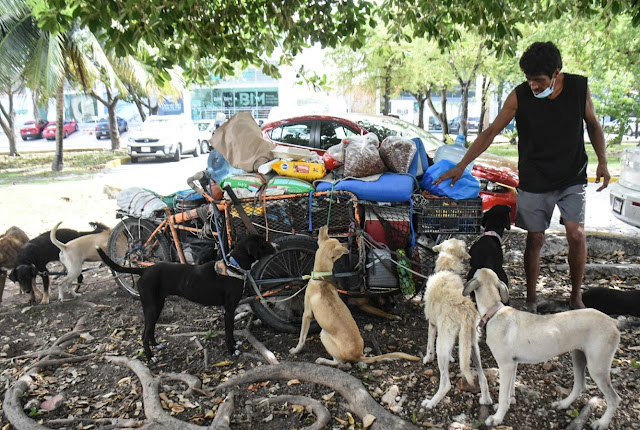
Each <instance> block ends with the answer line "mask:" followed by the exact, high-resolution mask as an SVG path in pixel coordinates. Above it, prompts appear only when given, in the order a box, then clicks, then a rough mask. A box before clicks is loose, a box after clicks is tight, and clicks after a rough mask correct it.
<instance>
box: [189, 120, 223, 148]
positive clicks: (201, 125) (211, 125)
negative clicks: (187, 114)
mask: <svg viewBox="0 0 640 430" xmlns="http://www.w3.org/2000/svg"><path fill="white" fill-rule="evenodd" d="M194 123H195V124H196V126H197V127H198V142H200V152H202V153H203V154H206V153H207V152H209V151H211V143H210V142H209V139H211V136H213V132H214V131H216V129H217V128H218V127H219V125H218V124H217V123H216V120H215V119H199V120H197V121H194Z"/></svg>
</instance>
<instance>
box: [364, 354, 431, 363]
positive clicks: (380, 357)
mask: <svg viewBox="0 0 640 430" xmlns="http://www.w3.org/2000/svg"><path fill="white" fill-rule="evenodd" d="M400 359H403V360H409V361H420V357H416V356H415V355H409V354H405V353H404V352H390V353H388V354H382V355H375V356H373V357H360V358H359V359H358V361H359V362H362V363H375V362H376V361H382V360H400Z"/></svg>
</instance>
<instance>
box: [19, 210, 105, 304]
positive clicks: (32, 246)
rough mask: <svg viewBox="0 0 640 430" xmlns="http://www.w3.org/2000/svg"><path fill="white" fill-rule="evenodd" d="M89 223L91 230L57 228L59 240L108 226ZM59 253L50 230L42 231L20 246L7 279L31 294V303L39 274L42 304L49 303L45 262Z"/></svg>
mask: <svg viewBox="0 0 640 430" xmlns="http://www.w3.org/2000/svg"><path fill="white" fill-rule="evenodd" d="M89 224H90V225H91V226H93V228H94V230H93V231H85V232H78V231H75V230H70V229H66V228H63V229H60V230H58V232H57V237H58V239H59V240H60V242H63V243H66V242H69V241H70V240H73V239H77V238H78V237H80V236H84V235H87V234H94V233H100V232H101V231H104V230H106V229H108V228H109V227H107V226H105V225H104V224H100V223H98V222H92V223H89ZM59 255H60V250H59V249H58V248H57V247H56V246H55V245H54V244H53V243H51V232H49V231H47V232H45V233H42V234H41V235H40V236H38V237H36V238H34V239H31V240H30V241H29V242H27V243H25V244H24V245H23V246H22V248H20V250H19V251H18V257H17V258H16V265H15V268H14V269H13V270H12V271H11V273H10V274H9V279H11V280H12V281H13V282H18V283H19V284H20V288H21V289H22V291H23V292H24V293H26V294H31V299H30V302H32V303H33V302H35V301H36V296H35V293H34V290H33V287H34V284H35V279H36V276H38V275H40V277H41V278H42V287H43V290H44V292H43V294H42V304H45V305H46V304H47V303H49V274H48V272H47V263H49V262H51V261H58V257H59ZM78 282H82V275H80V276H78Z"/></svg>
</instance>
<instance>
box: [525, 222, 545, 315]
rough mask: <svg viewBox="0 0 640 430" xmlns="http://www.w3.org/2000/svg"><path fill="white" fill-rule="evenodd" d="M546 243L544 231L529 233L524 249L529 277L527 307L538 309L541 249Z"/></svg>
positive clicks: (526, 272) (526, 271)
mask: <svg viewBox="0 0 640 430" xmlns="http://www.w3.org/2000/svg"><path fill="white" fill-rule="evenodd" d="M543 244H544V231H541V232H531V231H530V232H529V233H527V244H526V247H525V250H524V274H525V277H526V279H527V301H526V303H525V307H526V308H527V309H528V310H531V311H534V312H535V311H536V306H537V302H538V296H537V293H536V286H537V284H538V275H540V250H541V249H542V245H543Z"/></svg>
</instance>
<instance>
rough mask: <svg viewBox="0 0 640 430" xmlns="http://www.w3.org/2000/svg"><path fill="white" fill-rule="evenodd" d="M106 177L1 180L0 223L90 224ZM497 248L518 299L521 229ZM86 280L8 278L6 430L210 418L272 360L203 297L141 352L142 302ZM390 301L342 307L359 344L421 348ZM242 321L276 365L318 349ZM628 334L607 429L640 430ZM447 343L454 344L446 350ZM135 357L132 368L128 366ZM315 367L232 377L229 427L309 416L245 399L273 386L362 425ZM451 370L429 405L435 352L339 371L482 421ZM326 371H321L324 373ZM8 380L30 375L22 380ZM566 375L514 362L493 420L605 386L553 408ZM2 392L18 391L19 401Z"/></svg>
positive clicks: (167, 320)
mask: <svg viewBox="0 0 640 430" xmlns="http://www.w3.org/2000/svg"><path fill="white" fill-rule="evenodd" d="M103 187H104V184H102V183H100V181H99V180H98V181H95V180H94V181H77V182H64V183H60V184H57V185H56V186H54V185H51V184H33V185H32V186H27V187H25V186H20V195H18V196H16V195H13V194H11V195H10V194H9V191H10V190H8V189H7V188H4V187H3V190H2V193H3V199H2V202H0V205H2V214H3V218H4V219H3V223H6V224H7V226H6V227H5V229H6V228H7V227H8V226H9V225H19V226H21V227H23V229H24V230H25V231H26V232H27V233H28V234H29V235H30V236H35V235H37V234H39V233H41V232H43V231H46V230H48V229H50V228H51V227H52V226H53V225H54V224H55V223H56V222H57V221H59V220H61V219H63V218H64V220H65V224H64V225H63V226H67V223H68V224H69V226H75V227H76V228H78V226H80V227H81V226H84V225H86V226H88V224H87V223H88V222H89V221H101V222H104V223H105V224H107V225H110V226H113V225H115V223H116V220H115V218H114V217H113V214H114V212H115V201H114V200H112V199H109V198H108V197H107V196H106V195H105V194H104V193H103ZM12 193H13V192H12ZM20 199H28V200H29V201H37V202H38V205H37V206H38V208H37V210H29V211H22V212H21V213H18V211H16V210H15V209H13V208H15V207H17V206H16V205H15V204H13V203H11V202H16V201H20ZM10 203H11V205H10ZM96 208H99V210H100V212H99V213H104V217H103V218H101V219H95V214H96ZM7 209H10V210H7ZM5 214H8V215H7V216H5ZM63 214H64V216H63ZM505 249H506V250H507V261H508V263H507V264H506V270H507V273H508V275H509V277H510V280H511V285H510V287H511V288H510V289H511V297H512V302H511V303H512V305H513V306H514V307H516V308H518V307H521V306H522V304H523V300H524V299H523V298H524V281H523V271H522V252H521V250H522V236H520V235H516V234H512V235H511V236H510V237H509V239H508V240H507V241H506V242H505ZM590 262H596V263H605V264H609V263H611V264H613V263H616V264H627V263H640V259H639V258H638V256H637V255H627V254H625V253H624V251H615V252H611V253H606V254H599V255H591V256H590ZM564 263H566V255H565V254H563V253H559V254H557V255H552V256H547V257H545V258H544V260H543V267H542V274H541V277H540V285H541V292H540V294H541V297H540V299H555V300H561V299H565V300H566V298H567V297H568V279H567V274H566V273H564V272H563V271H559V270H557V266H558V265H559V264H564ZM87 266H91V265H90V264H87ZM92 266H96V264H93V265H92ZM53 269H54V270H55V267H54V268H53ZM85 283H86V284H87V285H86V286H85V287H83V288H82V289H81V293H82V296H81V297H80V298H78V299H73V300H69V301H65V302H64V303H59V302H58V301H56V299H57V282H56V281H54V283H53V288H52V294H51V297H52V303H51V304H49V305H40V304H37V305H29V304H27V297H26V296H24V295H19V294H18V290H17V288H16V285H14V284H13V283H12V282H10V281H7V285H6V289H5V292H4V298H3V302H2V303H1V304H0V401H1V402H2V403H1V407H2V409H3V414H2V416H1V417H0V422H1V425H0V428H2V429H3V430H4V429H7V430H8V429H11V428H17V429H21V428H33V427H31V425H33V424H36V423H38V424H40V425H41V426H44V428H68V429H88V428H130V427H142V426H144V427H145V428H187V427H186V426H187V424H186V423H189V424H191V425H194V426H195V425H198V426H211V423H212V422H213V420H214V419H215V418H214V417H215V416H216V415H217V414H219V415H220V416H222V415H223V410H224V409H225V406H223V405H227V404H228V403H224V400H225V398H226V397H227V395H228V394H229V393H231V392H232V390H230V389H223V390H218V391H215V392H213V390H214V389H215V387H216V386H217V385H218V384H220V383H222V382H224V381H227V380H229V379H230V378H233V377H235V376H239V375H243V374H249V373H251V372H252V371H256V372H258V373H264V374H266V372H267V369H269V367H267V366H268V365H267V359H266V358H265V357H264V356H263V355H261V354H260V353H259V352H258V351H257V350H256V348H255V347H254V346H253V345H252V344H251V343H250V342H249V341H247V340H246V339H245V338H244V337H242V336H237V339H238V340H242V341H243V343H242V345H241V347H240V350H241V351H242V353H241V354H240V355H239V356H237V357H230V356H229V355H227V353H226V349H225V348H224V344H223V339H222V336H221V335H220V334H219V332H220V331H222V330H223V322H222V318H221V316H222V312H221V309H218V308H205V307H202V306H200V305H196V304H193V303H190V302H188V301H186V300H183V299H178V298H176V299H172V300H170V301H169V302H168V303H167V305H166V306H165V310H164V311H163V314H162V316H161V318H160V321H159V324H158V330H157V333H158V338H159V339H158V340H159V341H160V342H162V343H163V344H164V345H165V348H164V349H161V350H160V351H159V353H158V354H157V356H158V358H159V361H158V363H147V362H146V361H145V360H144V356H143V354H142V345H141V336H140V334H141V325H142V310H141V307H140V303H139V302H138V301H136V300H134V299H131V298H130V297H128V296H127V295H125V294H124V293H123V292H121V291H120V290H119V288H118V287H117V286H116V284H115V282H114V281H113V279H112V278H111V275H110V273H109V272H108V271H106V270H105V269H97V270H94V271H91V272H89V274H88V275H86V276H85ZM639 283H640V282H639V280H638V277H637V275H635V276H629V277H627V278H622V277H619V276H607V277H603V276H598V275H595V276H594V275H589V276H587V278H586V279H585V287H590V286H602V285H609V286H618V287H621V288H638V284H639ZM391 311H392V312H393V313H395V314H397V315H400V316H401V317H402V320H401V321H387V320H383V319H380V318H377V317H373V316H370V315H368V314H364V313H362V312H360V311H359V310H357V309H353V310H352V312H353V315H354V317H355V319H356V322H357V324H358V326H359V328H360V331H361V333H362V335H363V338H364V341H365V348H366V351H367V352H368V353H370V354H377V353H380V352H382V353H385V352H391V351H402V352H406V353H410V354H414V355H418V356H422V355H423V354H424V351H425V348H426V340H427V323H426V321H425V318H424V312H423V308H422V304H421V302H420V300H419V297H415V298H411V297H405V298H404V299H401V300H399V301H398V303H396V305H395V307H393V308H392V309H391ZM247 321H248V317H247V318H244V319H241V320H240V321H237V322H236V326H235V328H236V330H242V328H243V327H244V326H245V325H246V324H247ZM250 331H251V333H252V334H253V336H255V338H256V339H257V341H259V342H261V343H262V344H263V345H264V346H265V347H266V348H267V349H268V350H269V351H271V352H272V353H273V355H274V357H275V359H277V360H278V361H279V362H280V363H282V364H283V365H286V364H287V363H292V362H293V363H313V362H314V361H315V359H316V358H317V357H319V356H322V357H328V356H327V354H326V352H325V350H324V347H323V346H322V344H321V342H320V339H319V336H317V335H315V336H312V337H310V338H309V339H308V342H307V344H306V346H305V349H304V350H303V351H302V352H301V353H300V354H299V355H298V356H296V357H292V356H290V355H289V353H288V351H289V349H290V348H292V347H293V346H295V345H296V342H297V335H294V334H283V333H279V332H276V331H274V330H272V329H270V328H269V327H268V326H266V325H264V324H261V323H260V321H259V320H258V321H255V322H253V324H252V325H251V328H250ZM639 334H640V331H638V330H637V329H635V330H634V329H629V330H624V331H623V332H622V337H621V342H620V346H619V348H618V352H617V354H616V357H615V360H614V362H613V365H612V379H613V384H614V387H615V389H616V390H617V392H618V394H619V395H620V397H621V398H622V402H621V404H620V406H619V408H618V411H617V412H616V414H615V416H614V418H613V421H612V423H611V426H610V428H611V429H616V430H617V429H620V430H623V429H624V430H629V429H634V430H638V429H640V400H639V399H640V382H638V381H640V352H639V351H640V337H639V336H638V335H639ZM481 350H482V359H483V366H484V368H485V371H486V374H487V377H488V379H489V387H490V391H491V396H492V398H493V400H494V402H496V401H497V399H498V385H499V376H498V372H497V368H496V364H495V361H494V360H493V357H492V355H491V352H490V351H489V349H488V348H487V346H486V345H485V344H484V343H482V344H481ZM454 356H456V357H457V350H456V351H454ZM113 357H123V358H126V359H127V360H129V361H128V364H129V366H131V367H127V366H126V365H125V364H127V363H124V364H121V363H117V362H114V358H113ZM115 360H116V361H117V360H118V359H117V358H116V359H115ZM138 360H139V361H138ZM138 365H139V367H136V366H138ZM132 368H134V369H136V372H135V373H134V371H133V370H132ZM254 369H257V370H254ZM314 369H316V370H315V371H314V372H301V371H298V374H294V375H291V374H288V376H287V377H285V378H284V379H277V378H276V377H266V378H264V380H255V381H251V382H248V383H242V384H240V385H238V386H236V387H235V389H234V390H233V392H234V403H235V407H234V408H233V413H232V414H231V418H230V420H231V423H230V428H233V429H261V430H272V429H273V430H281V429H301V428H307V427H308V428H312V427H311V426H313V424H314V422H315V420H316V418H315V417H314V414H312V413H310V410H311V409H310V408H308V407H305V405H301V403H303V401H302V400H301V399H300V398H299V397H297V398H293V399H288V400H286V401H285V400H280V401H276V402H259V401H256V399H259V398H265V397H268V398H272V397H274V396H280V395H284V394H287V395H293V396H305V397H306V398H307V399H308V398H313V399H316V400H318V401H319V402H320V403H321V404H322V405H323V406H324V407H325V408H327V409H328V411H329V414H330V415H331V418H330V420H329V422H328V423H327V424H326V425H324V426H322V428H326V429H362V428H365V421H366V419H365V420H363V418H364V417H363V416H358V414H357V413H356V412H354V410H353V409H354V408H353V404H354V403H353V402H354V398H355V397H357V395H358V393H357V392H354V391H353V390H352V391H350V390H349V389H347V390H345V389H341V388H340V387H338V386H336V385H335V384H332V385H327V384H328V382H326V381H324V380H323V370H322V367H320V368H319V370H318V368H315V367H314ZM449 370H450V373H451V377H452V384H454V386H453V387H452V389H451V391H450V392H449V394H448V396H447V397H446V398H445V399H444V400H443V401H442V402H441V403H440V404H439V405H438V406H437V407H436V408H435V409H433V410H426V409H424V408H422V407H421V402H422V401H423V400H424V399H425V398H430V397H431V396H432V395H433V394H434V393H435V392H436V391H437V389H438V383H439V372H438V369H437V365H436V364H435V363H429V364H427V365H423V364H422V362H407V361H396V362H382V363H376V364H372V365H356V366H354V367H352V368H351V369H350V370H346V371H345V373H344V381H345V383H346V381H347V379H348V376H347V375H350V376H352V377H354V378H356V379H357V380H358V381H360V382H359V383H361V384H362V387H363V388H364V390H366V392H367V393H368V394H367V397H369V396H370V397H371V398H372V399H374V401H375V402H376V403H377V404H379V405H382V406H383V407H384V408H385V409H386V410H387V411H388V412H389V413H390V414H391V415H392V416H394V417H397V418H399V419H401V420H403V421H404V422H405V423H406V424H407V426H410V425H415V426H416V427H419V428H432V429H473V428H483V424H482V421H483V420H484V419H485V418H486V417H487V416H488V415H490V414H491V413H492V408H491V407H486V406H481V405H479V403H478V399H479V394H478V393H476V392H474V391H469V390H468V387H463V386H461V385H459V383H460V373H459V366H458V363H457V362H454V363H451V364H450V366H449ZM145 371H148V372H150V374H145ZM325 372H328V371H325ZM294 373H295V372H294ZM176 374H188V375H193V376H195V377H196V378H197V379H198V380H199V381H200V382H201V383H202V386H201V387H200V388H199V389H198V388H196V389H195V390H192V391H186V389H187V384H186V383H185V382H182V381H183V380H184V379H185V377H183V376H179V375H178V376H177V375H176ZM161 376H163V377H162V378H160V377H161ZM326 376H327V379H328V373H327V375H326ZM141 378H142V379H141ZM153 378H155V379H153ZM19 381H28V382H29V384H28V386H26V385H22V384H21V382H19ZM572 381H573V375H572V370H571V358H570V356H569V355H568V354H565V355H563V356H560V357H558V358H556V359H553V360H550V361H548V362H545V363H540V364H535V365H527V364H521V365H520V366H519V368H518V375H517V403H516V404H515V405H512V406H511V407H510V409H509V412H508V413H507V415H506V417H505V420H504V423H503V426H502V427H500V428H502V429H518V430H539V429H564V428H567V426H568V425H569V424H570V423H571V421H572V420H573V418H574V417H575V416H577V415H578V413H579V411H580V410H581V409H582V408H583V406H584V405H585V404H586V403H587V401H588V400H589V399H590V398H591V397H593V396H598V397H601V396H602V394H601V392H600V391H599V390H598V388H597V387H596V386H595V384H594V383H593V381H592V380H591V379H588V380H587V381H588V383H587V384H588V386H587V390H586V391H585V393H584V394H583V395H582V396H581V397H580V398H579V399H578V400H577V401H576V402H574V404H573V405H572V407H571V408H570V409H569V410H565V411H557V410H554V409H552V408H551V403H552V402H553V401H555V400H557V399H558V398H560V397H561V396H566V394H567V393H568V392H569V391H570V389H571V387H572ZM154 387H155V389H157V393H156V395H155V396H154V395H151V396H150V395H149V394H148V391H149V390H153V389H154ZM19 389H24V395H22V394H20V392H19V393H18V394H20V395H18V396H17V397H14V396H13V395H14V394H15V393H16V390H19ZM151 397H153V398H154V399H160V401H159V404H158V408H159V410H160V412H159V411H158V408H156V409H154V407H153V401H152V400H153V399H151V400H150V398H151ZM12 399H17V403H18V406H17V408H16V407H15V406H14V404H13V403H12V402H13V400H12ZM16 410H17V411H20V410H24V414H26V415H23V417H24V418H20V419H19V420H17V421H16V418H15V414H14V413H15V411H16ZM603 410H604V408H603V405H602V404H600V405H599V406H598V407H597V409H596V410H595V412H594V414H593V415H591V417H590V418H589V420H588V423H589V424H590V423H592V422H593V421H595V419H597V418H599V417H600V416H601V415H602V413H603ZM18 415H21V414H18ZM27 416H28V417H29V418H26V417H27ZM10 417H11V419H10ZM171 419H176V420H180V421H171ZM380 419H381V418H379V420H380ZM366 422H367V423H368V421H366ZM154 425H155V427H154ZM39 428H43V427H39ZM189 428H195V427H189ZM218 428H223V427H218ZM387 428H399V427H395V426H391V427H387ZM407 428H409V427H407Z"/></svg>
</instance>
